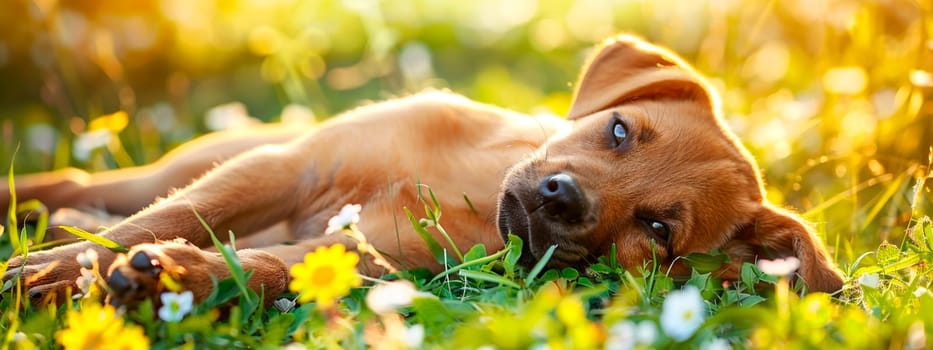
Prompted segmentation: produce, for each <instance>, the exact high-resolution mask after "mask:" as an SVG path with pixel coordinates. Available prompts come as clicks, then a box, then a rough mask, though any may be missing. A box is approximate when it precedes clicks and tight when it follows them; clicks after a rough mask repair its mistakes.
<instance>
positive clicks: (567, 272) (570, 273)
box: [560, 267, 580, 280]
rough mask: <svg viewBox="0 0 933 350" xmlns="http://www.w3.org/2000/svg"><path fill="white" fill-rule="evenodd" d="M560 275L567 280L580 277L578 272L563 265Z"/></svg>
mask: <svg viewBox="0 0 933 350" xmlns="http://www.w3.org/2000/svg"><path fill="white" fill-rule="evenodd" d="M560 276H561V277H563V278H565V279H568V280H575V279H577V277H580V272H579V271H577V270H576V269H574V268H572V267H565V268H564V269H563V270H561V271H560Z"/></svg>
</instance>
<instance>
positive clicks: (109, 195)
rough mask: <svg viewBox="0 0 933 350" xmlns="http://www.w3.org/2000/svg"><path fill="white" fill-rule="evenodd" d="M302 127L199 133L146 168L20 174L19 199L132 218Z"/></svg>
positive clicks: (0, 207) (1, 199)
mask: <svg viewBox="0 0 933 350" xmlns="http://www.w3.org/2000/svg"><path fill="white" fill-rule="evenodd" d="M299 129H300V128H290V129H287V128H284V127H282V126H280V125H265V126H257V127H251V128H250V130H249V131H242V130H240V131H227V132H219V133H214V134H209V135H205V136H202V137H199V138H197V139H195V140H193V141H191V142H188V143H186V144H184V145H182V146H180V147H178V148H177V149H175V150H172V151H171V152H169V153H168V154H166V155H165V156H164V157H162V158H161V159H160V160H159V161H157V162H155V163H153V164H150V165H145V166H140V167H134V168H126V169H119V170H111V171H104V172H99V173H93V174H92V173H88V172H85V171H83V170H80V169H75V168H67V169H62V170H57V171H54V172H48V173H42V174H33V175H25V176H17V177H16V178H15V179H14V180H15V190H16V194H17V196H16V197H17V200H18V201H19V202H22V201H26V200H29V199H38V200H39V201H41V202H42V203H43V204H44V205H45V206H46V207H47V208H48V209H49V210H50V211H53V212H54V211H55V210H57V209H60V208H77V209H85V208H95V209H98V210H104V211H106V212H108V213H110V214H115V215H121V216H129V215H132V214H134V213H136V212H138V211H139V210H141V209H142V208H144V207H145V206H146V205H149V204H150V203H152V202H153V201H154V200H155V199H156V198H159V197H164V196H166V195H168V193H169V191H171V189H173V188H180V187H183V186H186V185H188V184H190V183H191V181H192V180H194V179H196V178H197V177H199V176H201V175H203V174H204V173H206V172H207V171H208V170H210V169H211V168H213V167H215V166H216V165H217V164H218V163H222V162H224V161H226V160H228V159H230V158H232V157H234V156H236V155H238V154H241V153H243V152H245V151H247V150H250V149H252V148H255V147H257V146H260V145H266V144H275V143H282V142H286V141H288V140H291V139H293V138H295V137H296V136H297V135H299V134H300V133H301V130H299ZM10 199H11V198H10V188H9V185H8V182H7V178H6V177H4V178H3V179H2V181H0V217H5V216H6V213H7V212H8V211H9V204H10Z"/></svg>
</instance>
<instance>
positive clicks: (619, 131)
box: [612, 119, 628, 146]
mask: <svg viewBox="0 0 933 350" xmlns="http://www.w3.org/2000/svg"><path fill="white" fill-rule="evenodd" d="M627 136H628V129H626V128H625V124H622V122H621V121H619V120H618V119H616V121H615V122H614V123H613V124H612V137H613V138H614V139H615V145H616V146H618V145H621V144H622V142H625V138H626V137H627Z"/></svg>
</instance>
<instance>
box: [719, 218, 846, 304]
mask: <svg viewBox="0 0 933 350" xmlns="http://www.w3.org/2000/svg"><path fill="white" fill-rule="evenodd" d="M730 248H731V249H730ZM736 249H738V250H739V251H744V252H743V253H741V254H738V255H743V256H745V257H747V258H751V259H754V258H758V259H775V258H783V257H788V256H794V257H796V258H797V259H798V260H800V267H799V268H798V269H797V277H798V278H800V279H803V281H804V282H806V284H807V289H808V290H810V291H818V292H826V293H833V292H836V291H838V290H840V289H842V284H843V279H842V273H841V272H840V271H839V269H838V268H836V265H835V263H833V260H832V258H831V257H830V255H829V253H828V252H827V251H826V248H825V247H824V246H823V244H822V243H821V242H820V239H819V237H817V236H816V234H815V233H814V232H813V231H812V230H811V229H810V228H809V226H807V225H806V224H804V223H803V222H802V221H801V220H800V219H799V218H797V217H796V216H794V215H793V214H791V213H789V212H787V211H785V210H783V209H779V208H775V207H773V206H771V205H769V204H763V205H762V206H761V208H760V209H759V211H758V213H757V215H756V218H755V220H754V222H752V223H750V224H749V225H746V226H744V227H743V228H741V229H740V230H739V232H738V234H737V235H736V236H735V238H734V240H733V241H732V242H730V243H729V244H727V245H726V249H725V250H726V251H727V252H729V251H730V250H731V251H732V252H737V250H736ZM750 255H754V256H750ZM747 262H753V261H747ZM734 263H738V264H741V261H740V262H734Z"/></svg>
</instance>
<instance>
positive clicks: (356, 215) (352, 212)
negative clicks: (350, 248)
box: [324, 204, 363, 235]
mask: <svg viewBox="0 0 933 350" xmlns="http://www.w3.org/2000/svg"><path fill="white" fill-rule="evenodd" d="M362 209H363V206H361V205H359V204H347V205H344V206H343V208H340V213H338V214H337V215H336V216H334V217H332V218H330V220H328V221H327V230H325V231H324V233H325V234H328V235H329V234H331V233H334V232H340V231H342V230H343V229H345V228H347V227H348V226H350V225H353V224H356V223H358V222H360V210H362Z"/></svg>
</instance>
